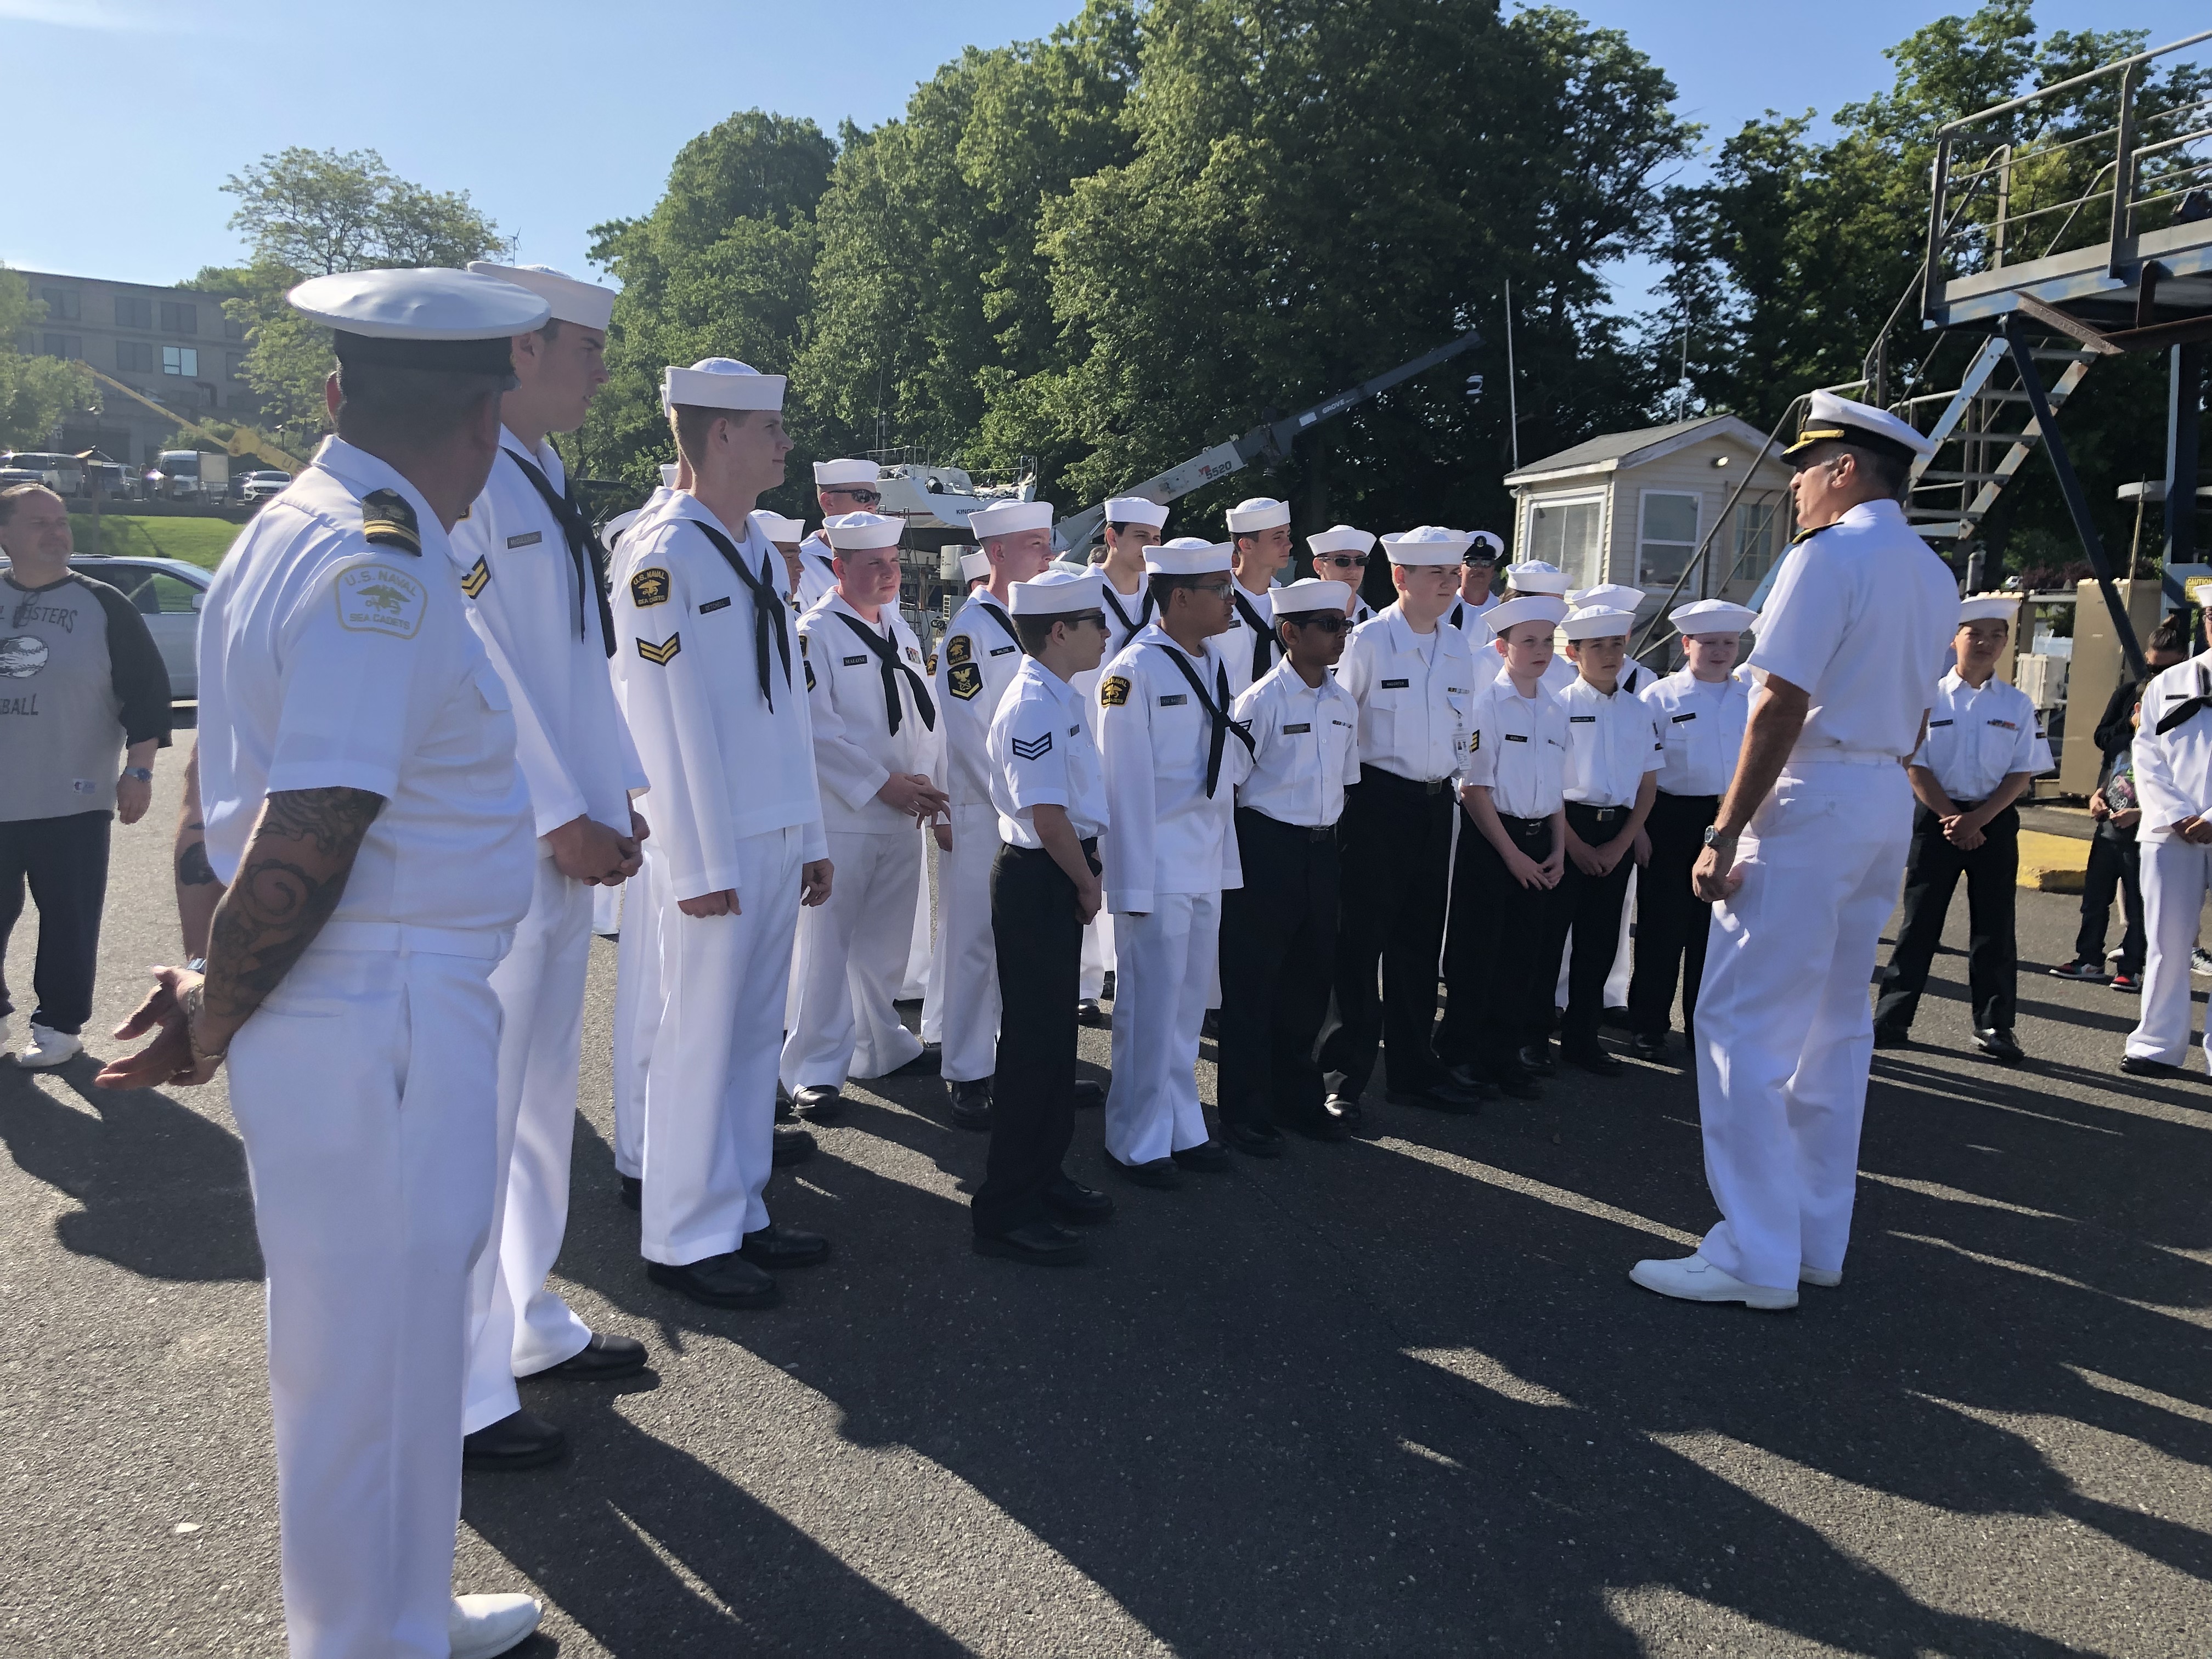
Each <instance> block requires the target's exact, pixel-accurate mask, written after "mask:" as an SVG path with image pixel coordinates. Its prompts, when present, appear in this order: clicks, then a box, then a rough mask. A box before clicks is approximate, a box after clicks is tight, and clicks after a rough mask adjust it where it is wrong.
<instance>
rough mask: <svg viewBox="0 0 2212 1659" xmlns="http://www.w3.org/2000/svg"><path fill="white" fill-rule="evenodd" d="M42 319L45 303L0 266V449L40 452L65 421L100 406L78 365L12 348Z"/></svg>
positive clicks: (89, 378)
mask: <svg viewBox="0 0 2212 1659" xmlns="http://www.w3.org/2000/svg"><path fill="white" fill-rule="evenodd" d="M45 317H46V302H45V301H42V300H34V299H33V298H32V297H31V290H30V287H29V285H28V284H27V283H25V282H24V281H23V279H22V277H21V276H19V275H17V274H16V273H15V271H12V270H9V269H8V268H7V267H6V266H5V265H0V449H42V448H44V447H46V445H48V444H49V443H51V442H52V441H53V435H54V428H56V427H58V426H59V425H60V424H61V423H62V420H63V417H64V416H68V415H72V414H76V413H78V412H80V411H84V410H97V409H98V408H99V407H100V388H99V386H98V385H97V384H96V383H95V382H94V380H93V378H92V373H91V371H90V370H89V369H88V368H85V366H84V365H83V364H82V363H73V362H64V361H63V360H62V359H61V358H59V357H41V356H34V355H33V354H32V353H30V352H27V351H19V350H17V349H16V343H17V340H18V337H20V336H21V335H22V334H23V333H25V332H26V331H29V330H31V329H33V327H35V325H37V324H38V323H40V321H42V320H43V319H45Z"/></svg>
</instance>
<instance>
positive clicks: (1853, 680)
mask: <svg viewBox="0 0 2212 1659" xmlns="http://www.w3.org/2000/svg"><path fill="white" fill-rule="evenodd" d="M1934 449H1935V445H1934V444H1933V443H1932V442H1931V441H1929V439H1927V438H1925V437H1923V436H1922V435H1920V434H1919V433H1917V432H1916V431H1914V430H1913V428H1911V426H1909V425H1907V424H1906V423H1905V422H1903V421H1900V420H1899V419H1898V418H1897V417H1896V416H1893V415H1891V414H1889V413H1887V412H1886V411H1885V410H1878V409H1874V408H1871V407H1869V406H1868V405H1866V404H1856V403H1851V402H1850V401H1848V400H1846V399H1844V398H1838V397H1836V396H1835V395H1834V394H1833V393H1831V392H1814V394H1813V397H1812V400H1811V405H1810V408H1809V409H1808V412H1807V415H1806V419H1805V423H1804V425H1803V426H1802V428H1800V429H1799V431H1798V435H1797V441H1796V443H1794V444H1792V445H1791V446H1790V447H1789V448H1788V449H1786V450H1784V452H1783V459H1785V460H1786V461H1788V462H1789V463H1790V465H1792V466H1793V467H1794V468H1795V472H1794V475H1793V476H1792V477H1791V480H1790V492H1791V495H1792V496H1793V497H1794V499H1795V502H1796V517H1797V522H1798V524H1799V525H1800V526H1802V530H1801V531H1800V532H1799V537H1798V539H1797V542H1796V545H1795V546H1794V547H1793V548H1792V549H1791V550H1790V553H1789V555H1788V556H1787V557H1786V558H1785V560H1784V563H1783V567H1782V574H1781V575H1780V577H1779V579H1778V580H1777V581H1776V583H1775V585H1774V591H1773V593H1772V595H1771V598H1770V599H1768V601H1767V604H1766V606H1765V611H1763V612H1762V613H1761V615H1760V618H1759V641H1758V644H1757V646H1756V647H1754V648H1753V651H1752V653H1751V664H1750V665H1751V669H1752V672H1753V675H1754V677H1756V678H1757V680H1758V682H1759V690H1758V694H1757V696H1755V697H1754V699H1753V703H1752V709H1751V717H1750V720H1749V721H1748V723H1747V726H1746V727H1745V731H1744V742H1743V751H1742V754H1741V757H1740V758H1739V760H1738V761H1737V763H1736V770H1735V778H1734V780H1733V781H1731V782H1730V783H1729V789H1728V793H1727V795H1726V797H1725V798H1724V799H1723V800H1722V802H1721V807H1720V811H1719V813H1718V814H1717V817H1716V818H1715V820H1714V822H1713V823H1711V824H1710V825H1709V826H1707V828H1706V829H1705V850H1704V851H1703V852H1702V853H1701V854H1699V857H1698V863H1697V866H1696V869H1695V872H1694V875H1693V879H1694V881H1695V883H1696V887H1697V892H1698V896H1699V898H1701V899H1705V900H1708V901H1711V902H1713V905H1714V909H1713V921H1712V931H1711V937H1710V939H1709V942H1708V945H1707V957H1706V961H1705V983H1704V985H1703V986H1702V987H1700V989H1699V997H1698V1036H1697V1043H1696V1051H1697V1060H1698V1105H1699V1116H1700V1118H1701V1119H1702V1127H1703V1132H1704V1138H1705V1173H1706V1179H1707V1181H1708V1182H1709V1183H1710V1184H1711V1188H1712V1193H1713V1199H1714V1201H1715V1203H1716V1204H1717V1206H1719V1209H1720V1212H1721V1220H1720V1221H1719V1222H1718V1223H1717V1225H1715V1226H1714V1227H1713V1229H1712V1231H1710V1232H1708V1233H1707V1234H1706V1235H1705V1241H1704V1243H1702V1244H1701V1245H1700V1246H1699V1249H1698V1250H1697V1251H1696V1252H1695V1253H1694V1254H1692V1255H1689V1256H1686V1257H1681V1258H1677V1259H1674V1260H1661V1259H1654V1260H1650V1261H1640V1262H1638V1263H1637V1264H1636V1267H1635V1268H1634V1269H1633V1270H1632V1273H1631V1274H1630V1277H1631V1278H1632V1279H1634V1280H1635V1282H1636V1283H1637V1284H1638V1285H1643V1286H1644V1288H1645V1289H1647V1290H1652V1291H1658V1292H1659V1293H1660V1294H1662V1295H1664V1296H1671V1297H1681V1298H1683V1299H1685V1300H1688V1301H1694V1302H1741V1303H1743V1304H1746V1305H1747V1306H1749V1307H1753V1308H1761V1309H1778V1308H1792V1307H1795V1306H1796V1304H1797V1287H1798V1285H1799V1284H1800V1283H1801V1282H1802V1283H1806V1284H1812V1285H1836V1284H1839V1283H1841V1282H1842V1278H1843V1266H1844V1251H1845V1249H1846V1248H1847V1247H1848V1245H1849V1243H1850V1216H1851V1203H1852V1199H1853V1196H1854V1194H1855V1191H1856V1188H1857V1172H1858V1143H1859V1125H1860V1121H1861V1120H1862V1119H1863V1116H1864V1115H1865V1112H1866V1081H1867V1068H1868V1065H1869V1061H1870V1060H1871V1059H1872V1057H1873V1050H1874V1021H1873V1017H1872V1014H1871V1012H1870V1011H1869V1007H1868V1005H1867V981H1868V978H1869V975H1871V973H1872V972H1873V969H1874V961H1875V951H1876V950H1877V948H1878V946H1879V945H1880V943H1881V926H1882V923H1883V922H1885V921H1887V920H1888V919H1889V914H1890V910H1891V908H1892V907H1893V905H1894V904H1895V903H1896V902H1897V892H1898V882H1899V877H1900V876H1901V875H1902V874H1903V872H1904V867H1905V850H1906V847H1907V845H1908V843H1909V842H1910V841H1911V827H1912V789H1911V783H1910V781H1908V779H1907V778H1906V776H1905V768H1904V765H1903V762H1904V761H1905V759H1906V757H1909V756H1911V754H1912V753H1913V751H1914V750H1917V749H1918V748H1919V746H1920V741H1921V738H1922V736H1923V729H1924V726H1925V721H1926V717H1927V714H1928V710H1929V708H1930V707H1931V706H1932V705H1933V704H1934V702H1935V701H1936V680H1937V678H1939V677H1940V676H1941V675H1942V671H1943V664H1944V659H1945V658H1946V657H1947V656H1948V654H1949V650H1950V641H1951V636H1952V635H1953V633H1954V631H1955V630H1956V629H1957V626H1958V617H1959V591H1958V586H1957V584H1956V582H1955V581H1954V579H1953V577H1952V575H1951V573H1950V571H1949V569H1948V568H1947V567H1946V566H1945V565H1944V563H1943V562H1942V560H1941V559H1939V558H1937V557H1936V555H1935V554H1934V553H1933V552H1931V551H1930V550H1929V547H1928V544H1927V543H1925V542H1924V541H1923V540H1922V539H1921V538H1919V537H1918V536H1917V535H1916V534H1914V533H1913V531H1912V529H1911V526H1910V525H1909V524H1908V523H1907V522H1906V520H1905V510H1904V508H1903V507H1902V506H1901V505H1900V498H1901V497H1902V495H1904V493H1905V489H1906V487H1907V484H1908V483H1909V479H1910V468H1911V462H1912V459H1913V458H1914V457H1915V456H1916V455H1924V454H1929V453H1932V452H1933V451H1934ZM2208 839H2212V837H2208Z"/></svg>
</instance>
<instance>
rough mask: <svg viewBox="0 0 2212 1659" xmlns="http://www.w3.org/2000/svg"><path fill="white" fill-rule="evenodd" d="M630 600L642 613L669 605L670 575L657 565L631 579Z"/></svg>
mask: <svg viewBox="0 0 2212 1659" xmlns="http://www.w3.org/2000/svg"><path fill="white" fill-rule="evenodd" d="M629 600H630V603H631V604H632V605H635V606H636V607H637V608H638V609H639V610H641V611H643V610H646V609H647V608H648V607H650V606H653V605H665V604H667V603H668V573H667V572H666V571H665V570H663V569H662V568H660V567H659V565H657V564H656V565H649V566H647V568H645V569H643V570H641V571H639V572H638V573H637V574H635V576H632V577H631V578H630V579H629Z"/></svg>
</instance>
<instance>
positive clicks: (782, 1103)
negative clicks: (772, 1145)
mask: <svg viewBox="0 0 2212 1659" xmlns="http://www.w3.org/2000/svg"><path fill="white" fill-rule="evenodd" d="M775 1121H777V1122H778V1123H796V1122H798V1121H799V1114H798V1113H796V1112H794V1111H793V1110H792V1109H791V1097H790V1096H789V1095H787V1094H786V1093H784V1091H782V1089H781V1087H779V1088H778V1089H777V1090H776V1091H775Z"/></svg>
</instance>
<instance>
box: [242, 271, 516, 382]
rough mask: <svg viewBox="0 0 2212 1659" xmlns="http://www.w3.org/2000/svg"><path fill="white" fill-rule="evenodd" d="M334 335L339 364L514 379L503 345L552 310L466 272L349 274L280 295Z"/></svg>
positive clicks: (492, 280)
mask: <svg viewBox="0 0 2212 1659" xmlns="http://www.w3.org/2000/svg"><path fill="white" fill-rule="evenodd" d="M284 298H285V300H286V301H288V302H289V304H290V305H291V307H292V309H293V310H295V311H296V312H298V313H300V314H301V316H303V317H305V318H307V319H309V320H310V321H311V322H318V323H321V324H323V325H325V327H328V328H331V329H333V330H335V331H337V340H336V342H335V344H336V346H337V356H338V361H339V362H362V363H367V362H380V363H388V364H391V365H392V366H393V367H395V368H428V369H447V370H449V371H452V372H453V373H457V374H513V372H514V362H513V357H512V356H511V355H510V348H509V346H508V345H507V341H508V340H510V339H511V338H513V336H515V335H517V334H526V333H527V332H529V331H531V330H532V329H533V328H540V327H543V326H544V322H545V319H546V318H547V317H548V316H550V314H551V307H549V306H548V305H547V304H546V303H545V301H544V300H543V299H542V298H540V297H539V296H538V295H535V294H533V293H532V292H531V291H530V290H529V289H526V288H517V287H516V286H515V285H514V284H513V283H503V282H501V281H500V279H499V278H498V277H496V276H477V275H475V274H473V273H472V272H470V271H465V270H443V269H429V270H348V271H341V272H339V273H337V275H336V276H314V277H310V278H309V279H308V280H307V281H306V282H304V283H301V284H300V285H299V286H298V287H296V288H295V289H292V290H291V291H290V292H289V293H288V294H287V295H285V296H284Z"/></svg>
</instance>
